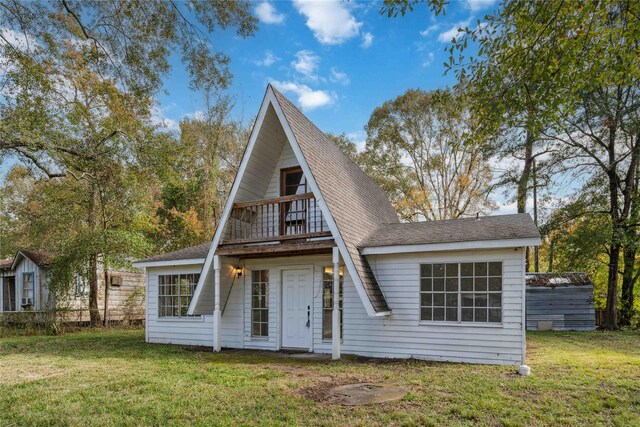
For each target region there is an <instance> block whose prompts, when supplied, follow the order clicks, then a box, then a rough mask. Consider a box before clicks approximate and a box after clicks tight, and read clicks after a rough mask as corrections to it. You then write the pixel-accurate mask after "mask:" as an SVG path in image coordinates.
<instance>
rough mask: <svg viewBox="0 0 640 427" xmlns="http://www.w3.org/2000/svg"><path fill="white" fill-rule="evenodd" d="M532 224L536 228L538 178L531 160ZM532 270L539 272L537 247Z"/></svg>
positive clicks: (534, 162) (534, 163) (534, 249)
mask: <svg viewBox="0 0 640 427" xmlns="http://www.w3.org/2000/svg"><path fill="white" fill-rule="evenodd" d="M532 169H533V222H534V223H535V225H536V228H537V227H538V177H537V175H536V161H535V160H533V164H532ZM533 270H534V271H535V272H536V273H537V272H539V271H540V253H539V248H538V246H535V247H534V248H533Z"/></svg>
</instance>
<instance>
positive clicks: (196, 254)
mask: <svg viewBox="0 0 640 427" xmlns="http://www.w3.org/2000/svg"><path fill="white" fill-rule="evenodd" d="M210 246H211V243H203V244H201V245H198V246H191V247H188V248H184V249H179V250H177V251H173V252H167V253H164V254H160V255H155V256H152V257H149V258H145V259H141V260H138V261H136V262H155V261H177V260H182V259H200V258H202V259H204V258H206V257H207V253H208V252H209V247H210Z"/></svg>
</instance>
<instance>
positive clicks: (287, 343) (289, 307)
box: [282, 269, 313, 349]
mask: <svg viewBox="0 0 640 427" xmlns="http://www.w3.org/2000/svg"><path fill="white" fill-rule="evenodd" d="M312 305H313V283H312V280H311V270H309V269H305V270H284V271H283V272H282V347H284V348H301V349H310V348H311V306H312Z"/></svg>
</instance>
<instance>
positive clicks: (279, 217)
mask: <svg viewBox="0 0 640 427" xmlns="http://www.w3.org/2000/svg"><path fill="white" fill-rule="evenodd" d="M228 224H229V226H228V234H227V238H226V239H224V240H223V242H222V244H242V243H260V242H274V241H283V240H303V239H311V238H316V237H326V236H331V232H330V231H329V229H328V228H327V224H326V222H325V221H324V217H323V215H322V211H321V210H320V207H319V206H318V204H317V201H316V199H315V197H313V193H305V194H296V195H294V196H283V197H278V198H275V199H264V200H256V201H252V202H238V203H234V204H233V207H232V209H231V216H230V218H229V223H228Z"/></svg>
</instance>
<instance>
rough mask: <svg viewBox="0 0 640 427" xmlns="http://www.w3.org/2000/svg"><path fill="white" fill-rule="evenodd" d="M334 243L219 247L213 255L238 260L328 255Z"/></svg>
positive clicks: (330, 240)
mask: <svg viewBox="0 0 640 427" xmlns="http://www.w3.org/2000/svg"><path fill="white" fill-rule="evenodd" d="M335 245H336V242H335V241H334V240H333V239H325V240H317V241H310V242H309V241H307V242H287V243H276V244H268V245H267V244H265V245H252V246H249V245H220V246H218V248H217V249H216V252H215V254H216V255H219V256H228V257H234V258H239V259H248V258H273V257H282V256H298V255H317V254H330V253H331V252H332V250H333V247H334V246H335Z"/></svg>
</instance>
